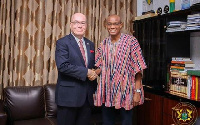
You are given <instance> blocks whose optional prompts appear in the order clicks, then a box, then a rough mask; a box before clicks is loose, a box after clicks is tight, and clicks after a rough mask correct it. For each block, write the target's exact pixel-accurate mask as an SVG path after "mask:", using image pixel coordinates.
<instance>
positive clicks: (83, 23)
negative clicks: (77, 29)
mask: <svg viewBox="0 0 200 125" xmlns="http://www.w3.org/2000/svg"><path fill="white" fill-rule="evenodd" d="M71 23H73V24H74V25H81V26H83V25H85V24H86V22H78V21H74V22H71Z"/></svg>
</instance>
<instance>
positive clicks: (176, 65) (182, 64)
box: [170, 57, 195, 72]
mask: <svg viewBox="0 0 200 125" xmlns="http://www.w3.org/2000/svg"><path fill="white" fill-rule="evenodd" d="M194 68H195V64H194V63H193V61H192V60H191V59H190V58H186V57H172V61H171V64H170V71H177V70H178V71H185V72H186V71H187V70H188V69H194Z"/></svg>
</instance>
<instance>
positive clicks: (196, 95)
mask: <svg viewBox="0 0 200 125" xmlns="http://www.w3.org/2000/svg"><path fill="white" fill-rule="evenodd" d="M195 82H196V85H195V87H196V93H195V100H198V87H199V85H198V84H199V83H198V77H196V76H195Z"/></svg>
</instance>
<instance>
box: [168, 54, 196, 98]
mask: <svg viewBox="0 0 200 125" xmlns="http://www.w3.org/2000/svg"><path fill="white" fill-rule="evenodd" d="M194 68H195V64H194V63H193V62H192V60H191V59H190V58H185V57H172V60H171V63H170V70H169V74H170V78H169V83H170V88H169V90H170V92H171V93H173V94H177V95H181V96H185V97H186V96H188V92H189V89H188V74H187V70H189V69H194Z"/></svg>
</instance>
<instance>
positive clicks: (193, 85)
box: [170, 70, 200, 100]
mask: <svg viewBox="0 0 200 125" xmlns="http://www.w3.org/2000/svg"><path fill="white" fill-rule="evenodd" d="M170 93H172V94H176V95H180V96H183V97H186V98H189V99H193V100H200V70H187V72H186V73H180V72H179V73H177V74H174V73H172V75H171V84H170Z"/></svg>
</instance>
